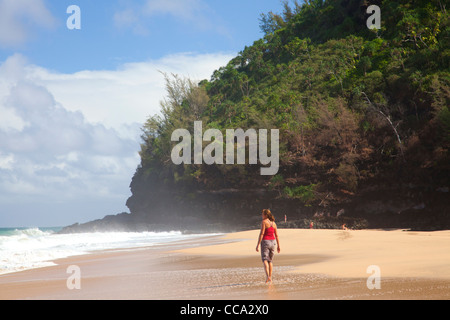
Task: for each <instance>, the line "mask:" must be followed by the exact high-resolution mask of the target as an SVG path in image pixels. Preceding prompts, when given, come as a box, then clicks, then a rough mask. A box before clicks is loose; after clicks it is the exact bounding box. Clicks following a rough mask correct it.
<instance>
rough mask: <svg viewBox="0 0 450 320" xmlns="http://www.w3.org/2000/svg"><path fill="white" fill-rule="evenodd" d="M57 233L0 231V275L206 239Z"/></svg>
mask: <svg viewBox="0 0 450 320" xmlns="http://www.w3.org/2000/svg"><path fill="white" fill-rule="evenodd" d="M60 229H61V228H60V227H48V228H0V275H1V274H6V273H11V272H18V271H23V270H28V269H33V268H40V267H46V266H52V265H55V263H54V262H52V261H53V260H55V259H60V258H67V257H70V256H75V255H82V254H89V253H92V252H95V251H99V250H107V249H127V248H136V247H144V246H153V245H157V244H162V243H168V242H172V241H180V240H187V239H193V238H196V237H202V236H207V235H205V234H202V235H195V234H189V235H186V234H182V233H181V232H179V231H170V232H97V233H77V234H57V233H56V232H58V231H59V230H60Z"/></svg>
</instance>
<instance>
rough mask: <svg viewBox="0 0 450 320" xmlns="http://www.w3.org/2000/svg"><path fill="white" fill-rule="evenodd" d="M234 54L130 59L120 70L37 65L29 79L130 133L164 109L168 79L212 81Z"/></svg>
mask: <svg viewBox="0 0 450 320" xmlns="http://www.w3.org/2000/svg"><path fill="white" fill-rule="evenodd" d="M232 57H233V55H231V54H226V53H218V54H201V55H196V54H192V53H180V54H174V55H169V56H166V57H163V58H161V59H159V60H151V61H146V62H135V63H126V64H124V65H122V66H121V67H119V68H118V69H117V70H98V71H96V70H93V71H80V72H77V73H74V74H60V73H53V72H50V71H48V70H45V69H42V68H38V67H35V68H32V69H31V70H30V71H29V73H28V78H29V79H31V80H32V81H33V82H35V83H38V84H40V85H42V86H45V87H46V88H48V90H49V91H50V92H51V93H52V95H53V96H54V97H55V100H56V101H58V102H60V103H61V104H62V105H64V107H65V108H66V109H68V110H71V111H80V112H81V113H82V114H83V115H84V117H85V118H86V119H87V121H89V122H92V123H102V124H104V125H105V126H106V127H108V128H115V129H116V130H118V131H119V132H120V133H121V134H126V132H127V131H129V127H127V126H126V125H128V126H129V125H132V124H133V123H143V122H144V121H145V120H146V119H147V118H148V117H149V116H151V115H154V114H156V113H158V112H159V110H160V104H159V102H160V101H161V100H162V99H163V98H164V96H165V83H164V77H163V75H162V74H161V73H160V71H162V72H166V73H176V74H183V75H186V76H189V77H190V78H192V79H197V80H203V79H209V78H210V77H211V75H212V72H213V71H214V70H216V69H218V68H219V67H221V66H223V65H226V63H227V62H228V61H229V60H230V59H231V58H232Z"/></svg>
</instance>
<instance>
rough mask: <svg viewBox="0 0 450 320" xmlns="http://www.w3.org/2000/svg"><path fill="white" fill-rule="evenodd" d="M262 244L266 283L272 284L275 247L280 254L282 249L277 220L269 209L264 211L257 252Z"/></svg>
mask: <svg viewBox="0 0 450 320" xmlns="http://www.w3.org/2000/svg"><path fill="white" fill-rule="evenodd" d="M260 244H261V259H262V262H263V264H264V271H265V272H266V283H272V270H273V263H272V259H273V255H274V252H275V247H277V251H278V253H280V251H281V247H280V240H279V239H278V232H277V225H276V223H275V218H274V216H273V215H272V213H271V212H270V210H269V209H264V210H263V211H262V222H261V231H260V233H259V237H258V243H257V244H256V252H258V251H259V245H260Z"/></svg>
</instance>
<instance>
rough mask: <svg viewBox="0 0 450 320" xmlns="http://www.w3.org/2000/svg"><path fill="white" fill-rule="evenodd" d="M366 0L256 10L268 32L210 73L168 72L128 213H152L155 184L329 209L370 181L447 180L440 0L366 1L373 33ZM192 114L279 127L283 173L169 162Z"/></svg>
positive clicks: (448, 100)
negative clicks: (196, 77)
mask: <svg viewBox="0 0 450 320" xmlns="http://www.w3.org/2000/svg"><path fill="white" fill-rule="evenodd" d="M369 2H370V1H362V0H310V1H305V3H303V4H299V3H297V2H295V3H293V4H289V3H287V2H286V3H285V6H284V7H285V9H284V11H283V12H282V13H281V14H275V13H272V12H270V13H267V14H262V15H261V20H260V27H261V30H262V31H263V32H264V33H265V35H264V37H263V38H261V39H259V40H256V41H255V42H254V43H253V45H251V46H249V47H245V48H244V49H243V50H242V51H241V52H240V53H239V54H238V55H237V56H236V57H235V58H233V59H232V60H231V61H229V63H228V64H227V65H226V66H224V67H222V68H220V69H219V70H216V71H215V72H214V73H213V74H212V76H211V79H210V80H203V81H201V82H199V83H195V82H193V81H192V80H189V79H183V78H180V77H179V76H176V75H165V76H166V83H167V98H166V99H165V100H164V101H162V102H161V108H162V115H161V116H153V117H150V118H149V119H148V120H147V122H146V123H145V125H144V127H143V135H142V138H143V142H142V146H141V152H140V156H141V165H140V166H139V168H138V169H137V171H136V174H135V176H134V178H133V181H132V184H131V189H132V193H133V196H132V197H131V198H130V199H129V201H128V203H127V204H128V206H129V207H130V210H131V212H132V213H136V214H140V215H151V210H152V205H151V203H152V201H153V202H156V201H160V200H161V198H160V195H161V192H166V193H169V194H170V196H167V198H165V199H170V198H171V197H172V199H173V201H176V200H177V199H181V198H184V200H183V201H194V200H195V199H196V198H197V199H199V198H198V194H201V193H202V192H214V191H217V192H219V191H220V190H242V191H244V190H266V191H268V192H271V193H270V194H272V195H273V197H274V199H284V200H286V201H290V200H292V201H296V202H295V203H296V205H298V204H299V203H300V204H302V205H304V206H305V207H311V206H315V208H325V209H326V208H328V207H332V206H336V205H340V204H342V203H346V202H348V201H351V200H352V199H353V198H355V197H357V196H358V195H359V194H361V192H363V190H367V188H368V187H369V186H374V185H376V186H378V188H379V189H383V188H387V187H392V185H396V186H399V188H401V187H402V186H404V185H420V186H422V187H423V186H425V188H428V189H429V190H433V191H434V190H436V188H440V187H445V186H447V187H448V185H449V170H448V169H449V163H450V161H449V160H450V159H449V147H450V110H449V105H450V71H449V70H450V68H449V55H450V50H449V40H450V39H449V36H450V35H449V31H448V24H449V18H448V13H447V11H446V8H445V3H444V1H441V0H426V1H425V0H416V1H398V0H397V1H395V0H385V1H373V2H371V3H370V4H377V5H379V6H380V8H381V27H382V28H381V29H380V30H369V29H368V28H367V27H366V20H367V18H368V15H367V14H366V8H367V6H368V5H369ZM199 120H200V121H203V130H207V129H209V128H215V129H220V130H221V131H222V132H225V129H227V128H242V129H244V130H246V129H248V128H254V129H279V130H280V169H279V171H278V174H277V175H275V176H261V175H260V174H259V168H260V165H215V164H214V165H206V164H201V165H196V164H192V165H178V166H177V165H174V164H173V163H172V161H171V158H170V155H171V150H172V148H173V146H174V145H175V143H174V142H171V134H172V132H173V131H174V130H175V129H178V128H185V129H188V130H189V131H190V132H193V125H194V121H199ZM422 190H423V189H422ZM375 191H377V190H375ZM375 191H374V192H375ZM177 197H178V198H177ZM186 199H187V200H186ZM169 201H170V200H169ZM145 202H146V203H147V204H146V205H143V203H145ZM146 210H147V211H149V212H145V211H146ZM258 210H259V209H258ZM176 214H178V215H181V214H182V213H176ZM212 214H214V213H212Z"/></svg>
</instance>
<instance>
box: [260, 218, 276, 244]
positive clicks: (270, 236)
mask: <svg viewBox="0 0 450 320" xmlns="http://www.w3.org/2000/svg"><path fill="white" fill-rule="evenodd" d="M263 240H275V228H274V227H273V221H272V222H271V226H270V227H269V228H266V229H265V230H264V236H263Z"/></svg>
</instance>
